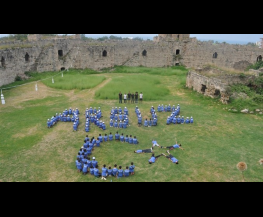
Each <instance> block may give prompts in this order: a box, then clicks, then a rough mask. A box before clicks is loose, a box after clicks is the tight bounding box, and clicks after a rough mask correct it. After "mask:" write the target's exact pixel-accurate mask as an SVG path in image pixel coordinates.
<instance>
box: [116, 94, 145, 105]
mask: <svg viewBox="0 0 263 217" xmlns="http://www.w3.org/2000/svg"><path fill="white" fill-rule="evenodd" d="M142 98H143V94H142V92H141V93H140V94H139V93H138V92H135V93H131V92H130V91H129V93H128V94H126V93H124V94H123V95H122V93H121V92H119V103H122V100H123V101H124V103H138V100H140V102H142Z"/></svg>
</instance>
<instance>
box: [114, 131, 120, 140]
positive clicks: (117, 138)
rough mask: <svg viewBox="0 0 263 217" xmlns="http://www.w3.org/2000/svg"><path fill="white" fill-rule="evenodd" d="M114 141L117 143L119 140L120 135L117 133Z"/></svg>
mask: <svg viewBox="0 0 263 217" xmlns="http://www.w3.org/2000/svg"><path fill="white" fill-rule="evenodd" d="M115 140H117V141H119V140H120V134H119V133H118V131H117V132H116V134H115Z"/></svg>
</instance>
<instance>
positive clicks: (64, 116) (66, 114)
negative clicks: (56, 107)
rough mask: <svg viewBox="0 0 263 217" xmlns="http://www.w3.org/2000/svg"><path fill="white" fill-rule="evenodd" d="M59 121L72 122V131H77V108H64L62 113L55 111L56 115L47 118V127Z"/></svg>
mask: <svg viewBox="0 0 263 217" xmlns="http://www.w3.org/2000/svg"><path fill="white" fill-rule="evenodd" d="M70 116H71V117H70ZM59 121H61V122H73V131H77V130H78V126H79V110H78V108H76V110H74V109H71V108H69V110H68V109H65V110H64V111H63V112H62V113H59V114H58V113H56V115H54V116H52V117H51V118H50V119H48V120H47V127H48V128H51V127H53V126H54V125H55V124H56V123H58V122H59Z"/></svg>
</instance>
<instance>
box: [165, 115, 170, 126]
mask: <svg viewBox="0 0 263 217" xmlns="http://www.w3.org/2000/svg"><path fill="white" fill-rule="evenodd" d="M169 124H170V116H168V117H167V119H166V125H169Z"/></svg>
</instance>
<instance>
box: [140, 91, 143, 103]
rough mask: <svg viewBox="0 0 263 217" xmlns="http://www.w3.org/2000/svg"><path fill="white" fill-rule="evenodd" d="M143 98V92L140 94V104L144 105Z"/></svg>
mask: <svg viewBox="0 0 263 217" xmlns="http://www.w3.org/2000/svg"><path fill="white" fill-rule="evenodd" d="M142 97H143V94H142V92H141V93H140V102H141V103H142Z"/></svg>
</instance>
